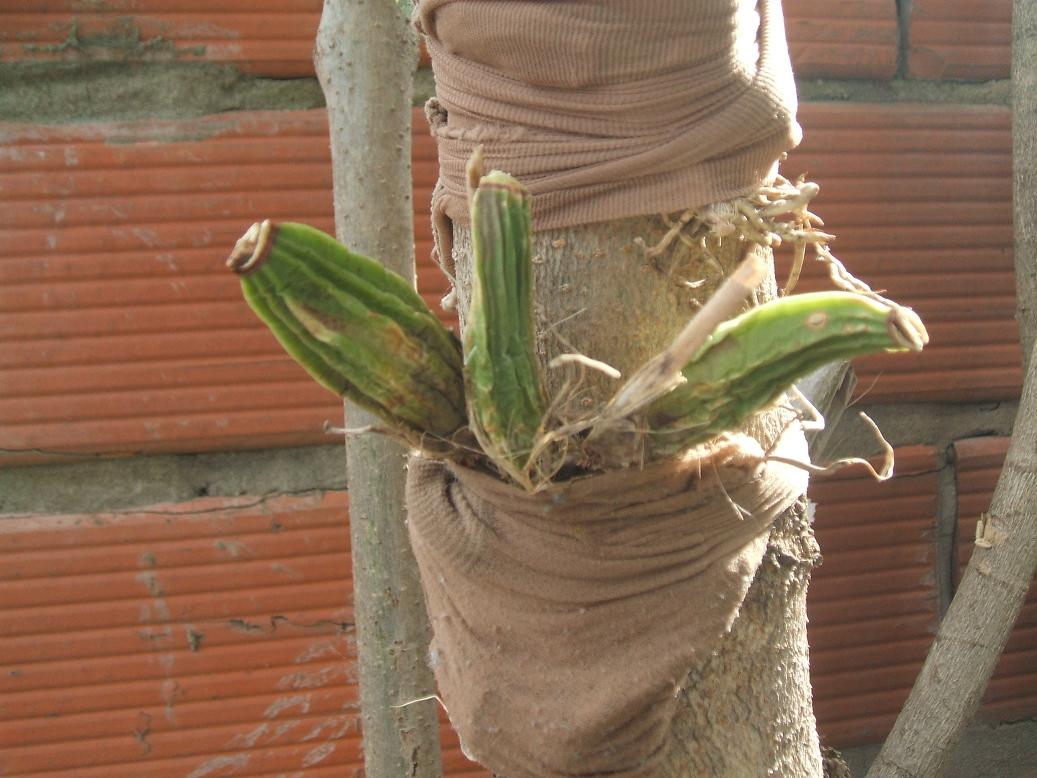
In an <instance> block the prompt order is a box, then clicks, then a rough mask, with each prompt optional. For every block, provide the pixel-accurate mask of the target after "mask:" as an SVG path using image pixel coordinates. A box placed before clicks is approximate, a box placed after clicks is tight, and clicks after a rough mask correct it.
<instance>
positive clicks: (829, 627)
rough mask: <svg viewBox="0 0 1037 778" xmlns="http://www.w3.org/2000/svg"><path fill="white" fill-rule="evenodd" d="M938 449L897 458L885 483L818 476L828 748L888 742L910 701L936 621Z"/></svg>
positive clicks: (818, 600) (818, 654)
mask: <svg viewBox="0 0 1037 778" xmlns="http://www.w3.org/2000/svg"><path fill="white" fill-rule="evenodd" d="M936 478H937V476H936V452H935V450H934V449H932V448H928V447H923V446H916V447H907V448H902V449H898V450H897V451H896V475H895V477H894V478H893V479H892V480H890V481H886V482H884V483H878V482H876V481H874V480H873V479H872V478H871V477H870V476H869V475H867V474H866V473H865V472H864V471H863V469H860V468H854V469H851V470H845V471H842V472H841V473H839V474H837V475H835V476H832V477H828V478H815V479H813V480H812V482H811V485H810V498H811V500H812V501H814V502H815V503H816V506H817V507H816V516H815V520H814V530H815V532H816V534H817V540H818V543H819V544H820V546H821V553H822V555H823V557H824V563H823V564H822V565H821V567H819V568H817V569H816V570H815V571H814V575H813V579H812V581H811V584H810V590H809V594H808V597H807V613H808V616H809V619H810V622H809V627H808V637H809V641H810V672H811V681H812V684H813V687H814V710H815V715H816V716H817V722H818V730H819V732H820V733H821V736H822V740H823V742H824V743H826V744H827V745H832V746H851V745H858V744H862V743H873V742H879V741H881V740H882V739H883V738H884V737H885V735H886V734H887V733H888V732H889V729H890V727H891V725H892V723H893V721H894V719H895V718H896V714H897V712H898V711H899V710H900V707H901V706H902V705H903V702H904V700H905V699H907V695H908V692H909V691H910V689H911V685H912V684H913V683H914V679H915V676H916V675H917V674H918V671H919V670H920V669H921V666H922V661H923V660H924V659H925V655H926V653H927V651H928V650H929V644H930V642H931V641H932V630H933V627H934V625H935V623H936V618H937V613H936V607H937V606H936V584H935V578H934V575H933V565H934V562H935V547H934V544H933V536H934V532H935V524H936V519H935V515H936V492H937V481H936Z"/></svg>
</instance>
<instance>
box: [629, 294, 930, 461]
mask: <svg viewBox="0 0 1037 778" xmlns="http://www.w3.org/2000/svg"><path fill="white" fill-rule="evenodd" d="M926 342H928V335H927V334H926V333H925V328H924V326H923V325H922V322H921V320H920V319H919V318H918V317H917V316H916V315H915V314H914V312H913V311H911V310H910V309H907V308H902V307H900V306H895V305H890V304H888V303H886V302H880V301H877V300H873V299H870V298H868V297H865V296H862V295H858V294H852V293H847V292H817V293H812V294H802V295H795V296H791V297H785V298H782V299H780V300H774V301H772V302H769V303H766V304H765V305H762V306H760V307H758V308H754V309H752V310H750V311H748V312H747V313H744V314H742V315H741V316H738V317H736V318H734V319H731V320H730V321H727V322H724V323H723V324H721V325H720V326H719V327H717V328H716V330H715V331H714V332H713V334H712V335H711V336H710V337H709V339H708V340H707V341H706V343H705V344H704V345H703V346H702V348H701V349H700V350H699V351H698V353H697V354H696V355H695V357H694V358H693V359H692V360H691V361H690V362H689V363H688V364H687V365H686V366H685V367H684V369H683V370H682V375H683V377H684V383H683V384H682V385H681V386H678V387H677V388H676V389H674V390H673V391H672V392H670V393H669V394H667V395H666V396H665V397H662V398H660V399H659V400H657V401H655V402H654V403H652V404H651V405H650V406H649V407H648V410H647V413H646V421H647V425H648V427H649V429H650V430H651V436H652V448H653V451H654V452H655V453H657V454H666V453H674V452H676V451H678V450H681V449H683V448H686V447H688V446H691V445H694V444H696V443H701V442H703V441H705V440H708V439H709V438H711V437H714V436H715V435H717V434H719V433H721V432H724V431H726V430H732V429H737V428H738V427H739V426H741V425H742V424H743V423H744V422H745V421H746V419H748V418H749V416H751V415H752V414H753V413H754V412H756V411H757V410H759V409H761V408H764V407H766V406H767V405H770V404H771V403H773V402H774V401H775V400H777V399H778V398H779V397H780V396H781V394H782V393H783V392H784V391H785V390H786V389H787V388H788V387H789V386H791V385H792V383H793V382H795V381H796V380H798V379H799V378H802V377H803V376H805V375H807V374H808V373H810V372H811V371H812V370H815V369H817V368H818V367H821V366H822V365H824V364H827V363H829V362H834V361H837V360H841V359H851V358H853V357H857V356H861V355H863V354H870V353H876V352H881V351H908V350H911V351H919V350H921V348H922V346H924V344H925V343H926Z"/></svg>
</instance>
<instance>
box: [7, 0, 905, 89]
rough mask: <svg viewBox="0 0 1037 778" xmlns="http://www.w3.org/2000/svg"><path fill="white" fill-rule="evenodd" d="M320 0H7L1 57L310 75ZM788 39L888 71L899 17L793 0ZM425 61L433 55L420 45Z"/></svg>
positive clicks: (800, 64)
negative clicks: (203, 0)
mask: <svg viewBox="0 0 1037 778" xmlns="http://www.w3.org/2000/svg"><path fill="white" fill-rule="evenodd" d="M320 11H321V2H320V0H287V2H277V3H275V2H272V0H258V2H253V3H250V4H249V5H248V9H247V10H244V11H243V10H242V6H241V5H240V3H233V2H229V1H228V0H216V2H213V3H209V4H208V5H204V6H203V5H201V4H195V3H189V4H186V5H185V3H183V2H182V1H180V0H129V1H128V2H120V3H109V4H101V5H99V4H97V3H87V2H84V1H83V0H57V2H47V3H44V2H42V1H41V0H10V2H8V3H7V5H6V6H5V19H4V22H5V23H4V26H3V29H0V62H4V61H7V62H11V61H24V60H30V61H65V62H98V61H101V62H106V61H114V62H141V61H146V62H156V61H158V62H165V61H177V62H214V63H218V64H229V65H233V66H235V67H237V68H239V69H241V70H243V71H245V72H248V73H253V74H257V75H264V76H275V77H280V78H286V77H300V76H310V75H313V62H312V52H313V42H314V37H315V36H316V34H317V24H318V22H319V20H320ZM785 16H786V28H787V31H788V39H789V49H790V51H791V54H792V60H793V64H794V66H795V69H796V72H797V74H798V75H800V76H802V77H807V78H819V77H838V78H889V77H890V76H892V75H893V74H894V72H895V71H896V63H897V43H898V33H897V20H896V10H895V6H894V3H892V2H891V1H890V0H844V2H841V3H838V4H832V3H828V2H825V1H824V0H787V2H786V3H785ZM422 63H423V64H426V65H427V64H428V57H427V54H425V52H424V51H423V52H422Z"/></svg>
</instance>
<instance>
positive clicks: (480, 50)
mask: <svg viewBox="0 0 1037 778" xmlns="http://www.w3.org/2000/svg"><path fill="white" fill-rule="evenodd" d="M417 18H418V24H419V27H420V28H421V29H422V30H423V31H424V33H425V35H426V42H427V45H428V50H429V53H430V55H431V58H432V66H433V69H434V70H435V75H436V95H437V96H436V98H435V100H433V101H431V103H430V106H429V107H428V108H429V110H428V115H429V119H430V122H431V126H432V132H433V134H434V135H435V137H436V141H437V145H438V149H439V170H440V179H439V183H438V185H437V187H436V190H435V192H434V194H433V217H434V225H435V227H436V232H437V239H438V242H439V244H440V246H439V250H440V255H441V257H442V258H444V259H446V260H449V257H450V251H449V247H450V242H451V221H457V222H460V223H467V221H468V210H467V204H466V200H465V178H464V165H465V162H466V160H467V159H468V158H469V156H471V153H472V151H473V150H474V149H475V148H476V147H477V146H479V145H482V146H483V148H484V153H485V158H486V165H487V169H490V168H499V169H501V170H504V171H507V172H508V173H511V174H512V175H514V176H516V177H517V178H519V180H521V181H522V182H523V183H524V184H525V185H526V186H528V187H529V190H530V192H531V193H532V194H533V196H534V199H533V216H534V228H535V229H549V228H554V227H564V226H571V225H575V224H587V223H592V222H598V221H606V220H610V219H619V218H623V217H628V216H637V215H642V214H649V213H658V212H671V211H676V210H682V209H684V208H691V207H696V206H701V205H705V204H707V203H711V202H716V201H720V200H726V199H729V198H732V197H735V196H737V195H740V194H746V193H749V192H752V191H755V190H756V189H757V188H758V187H759V186H760V185H761V184H762V183H763V182H764V181H766V180H768V179H769V178H771V177H773V174H774V172H775V163H776V160H777V159H778V157H779V156H780V155H781V154H782V153H783V152H785V151H787V150H788V149H790V148H792V147H793V146H795V145H796V144H797V143H798V142H799V137H800V129H799V126H798V125H797V124H796V121H795V113H796V90H795V83H794V81H793V78H792V68H791V65H790V63H789V57H788V49H787V45H786V42H785V28H784V22H783V19H782V12H781V3H780V0H694V1H692V0H636V1H634V0H592V1H582V2H581V1H580V0H546V1H538V2H529V1H527V0H421V2H420V3H419V5H418V17H417Z"/></svg>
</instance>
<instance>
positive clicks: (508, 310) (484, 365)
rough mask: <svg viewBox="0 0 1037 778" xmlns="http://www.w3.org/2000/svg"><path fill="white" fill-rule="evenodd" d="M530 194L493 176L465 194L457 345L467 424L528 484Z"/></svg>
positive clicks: (537, 415) (533, 372)
mask: <svg viewBox="0 0 1037 778" xmlns="http://www.w3.org/2000/svg"><path fill="white" fill-rule="evenodd" d="M529 200H530V198H529V194H528V192H527V191H526V189H525V187H523V186H522V185H521V184H520V183H519V182H518V181H517V180H516V179H514V178H512V177H511V176H509V175H507V174H506V173H502V172H500V171H493V172H491V173H489V174H488V175H486V176H483V177H482V178H481V180H480V182H479V186H478V188H477V189H476V190H475V192H474V194H473V197H472V205H471V214H472V262H473V280H472V299H471V307H470V310H469V314H468V327H467V330H466V333H465V340H464V353H465V357H464V371H465V385H466V389H467V399H468V409H469V417H470V426H471V428H472V430H473V432H474V433H475V436H476V438H477V439H478V440H479V443H480V445H481V446H482V448H483V450H484V451H485V452H486V453H487V455H489V457H490V458H491V459H492V460H493V461H494V462H495V463H496V464H497V466H498V467H499V468H500V469H501V470H502V471H504V472H505V473H507V474H508V475H510V476H511V477H512V478H514V479H515V480H516V481H518V482H519V483H520V484H522V485H524V486H527V487H529V486H531V481H530V474H529V469H530V466H531V463H529V462H527V460H528V459H529V456H530V452H531V451H532V450H533V447H534V443H535V441H536V439H537V436H538V435H539V434H540V433H541V432H542V430H541V424H542V423H543V421H544V415H545V413H546V411H547V397H546V393H545V391H544V382H543V378H542V375H541V368H540V363H539V361H538V360H537V356H536V352H535V340H534V329H533V308H532V306H533V300H532V286H533V284H532V272H533V271H532V261H531V257H530V245H531V240H532V239H531V231H532V227H531V217H530V202H529Z"/></svg>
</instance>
